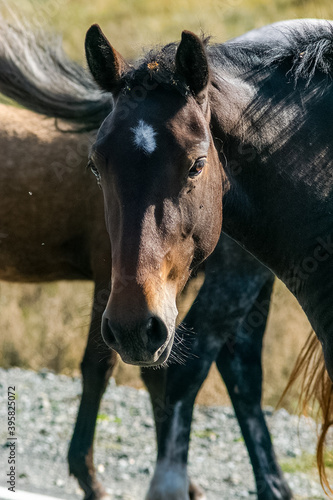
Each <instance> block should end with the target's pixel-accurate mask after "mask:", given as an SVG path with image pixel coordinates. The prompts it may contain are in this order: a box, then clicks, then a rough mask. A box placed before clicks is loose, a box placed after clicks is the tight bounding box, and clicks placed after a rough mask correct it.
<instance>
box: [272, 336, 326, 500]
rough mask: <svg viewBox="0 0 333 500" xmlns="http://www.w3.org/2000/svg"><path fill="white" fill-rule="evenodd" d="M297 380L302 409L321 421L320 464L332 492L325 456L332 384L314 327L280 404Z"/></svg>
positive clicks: (321, 475)
mask: <svg viewBox="0 0 333 500" xmlns="http://www.w3.org/2000/svg"><path fill="white" fill-rule="evenodd" d="M297 380H300V382H301V392H300V397H299V402H298V403H299V404H298V407H299V412H300V413H303V414H304V413H306V412H307V409H308V408H310V409H311V410H312V411H314V416H315V418H316V420H317V421H318V422H320V423H321V426H320V429H319V433H318V441H317V457H316V458H317V467H318V472H319V478H320V483H321V485H322V487H323V489H324V491H325V492H326V493H327V494H328V493H331V494H333V490H332V489H331V487H330V485H329V482H328V479H327V474H326V469H325V460H324V454H325V440H326V436H327V432H328V430H329V428H330V427H331V426H332V425H333V420H332V415H333V397H332V394H333V384H332V381H331V379H330V377H329V375H328V373H327V370H326V367H325V361H324V355H323V351H322V347H321V344H320V342H319V340H318V338H317V336H316V335H315V333H314V332H313V331H311V333H310V335H309V337H308V339H307V341H306V342H305V344H304V346H303V348H302V351H301V352H300V354H299V356H298V358H297V360H296V364H295V366H294V369H293V371H292V373H291V375H290V378H289V381H288V384H287V386H286V388H285V390H284V391H283V394H282V396H281V398H280V401H279V403H278V404H280V403H281V401H282V399H283V398H284V396H285V395H286V393H287V391H288V390H289V389H290V387H291V386H292V385H293V384H294V383H295V382H296V381H297Z"/></svg>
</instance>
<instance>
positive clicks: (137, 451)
mask: <svg viewBox="0 0 333 500" xmlns="http://www.w3.org/2000/svg"><path fill="white" fill-rule="evenodd" d="M8 386H15V387H16V392H17V415H16V424H17V451H18V453H17V476H18V478H17V483H16V487H17V488H18V489H20V490H25V491H30V492H38V493H44V494H46V495H50V496H56V497H59V498H63V499H66V500H74V499H76V500H77V499H80V498H82V494H81V492H80V490H79V488H78V486H77V484H76V481H75V480H74V479H73V478H69V477H68V471H67V464H66V455H67V447H68V444H69V441H70V437H71V433H72V429H73V425H74V422H75V418H76V412H77V407H78V404H79V398H80V392H81V381H80V379H79V378H71V377H66V376H64V375H54V374H52V373H49V372H40V373H35V372H32V371H26V370H21V369H18V368H13V369H10V370H3V369H0V440H1V443H0V444H1V447H0V486H3V487H5V486H7V485H6V473H5V471H7V469H8V464H7V460H8V453H9V448H8V447H7V445H6V442H7V437H8V436H7V387H8ZM266 415H267V419H268V425H269V428H270V431H271V433H272V436H273V440H274V446H275V449H276V452H277V454H278V457H279V460H280V461H281V462H286V461H290V460H292V459H293V458H294V459H296V458H297V457H301V456H302V454H303V453H304V452H306V453H309V452H310V453H314V450H315V442H316V429H315V425H314V423H313V421H312V420H311V419H309V418H305V417H302V418H301V419H300V420H299V419H298V418H297V417H296V416H293V415H289V414H288V413H287V412H286V411H285V410H279V411H277V412H272V410H270V409H267V410H266ZM95 442H96V448H95V449H96V451H95V464H96V466H97V468H98V473H99V476H100V479H101V481H103V483H104V485H106V487H107V490H108V492H109V493H110V494H111V496H112V499H114V500H120V499H121V500H141V499H143V498H144V494H145V491H146V489H147V487H148V484H149V479H150V477H151V475H152V473H153V468H154V460H155V449H156V447H155V435H154V424H153V418H152V413H151V409H150V403H149V397H148V394H147V393H146V392H145V391H143V390H139V391H138V390H136V389H132V388H129V387H119V386H116V385H115V383H114V381H113V380H112V382H111V384H110V385H109V387H108V389H107V392H106V394H105V396H104V399H103V403H102V407H101V409H100V414H99V419H98V425H97V431H96V441H95ZM189 463H190V465H189V470H190V474H191V475H192V477H195V478H196V480H197V482H198V483H199V484H200V485H201V486H202V487H203V488H204V489H205V490H206V493H207V498H208V500H224V499H225V500H234V499H235V500H236V499H237V500H238V499H244V498H249V499H253V500H255V498H256V495H255V487H254V481H253V477H252V472H251V467H250V464H249V460H248V456H247V452H246V449H245V446H244V443H243V440H242V438H241V434H240V430H239V427H238V424H237V421H236V419H235V417H234V413H233V410H232V408H230V407H199V406H197V407H196V408H195V411H194V421H193V427H192V441H191V452H190V460H189ZM286 476H287V479H288V482H289V484H290V486H291V488H292V489H293V491H294V493H295V498H297V499H309V500H314V499H324V498H327V497H325V495H324V494H323V492H322V490H321V487H320V485H319V482H318V479H317V476H316V475H312V476H311V477H310V476H309V475H308V474H306V473H304V472H301V471H300V472H296V473H292V474H291V473H286ZM13 499H14V500H15V495H13Z"/></svg>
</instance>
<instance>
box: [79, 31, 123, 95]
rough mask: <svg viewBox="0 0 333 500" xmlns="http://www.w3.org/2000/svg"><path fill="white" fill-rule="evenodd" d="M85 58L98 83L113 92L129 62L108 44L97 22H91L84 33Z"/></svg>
mask: <svg viewBox="0 0 333 500" xmlns="http://www.w3.org/2000/svg"><path fill="white" fill-rule="evenodd" d="M85 49H86V58H87V62H88V66H89V69H90V71H91V74H92V76H93V77H94V80H95V81H96V83H98V85H99V86H100V87H101V88H102V89H103V90H106V91H108V92H115V91H116V90H117V89H118V87H119V82H120V79H121V76H122V75H123V73H125V72H126V71H127V70H128V69H129V64H127V62H126V61H125V59H124V58H123V57H122V56H121V55H120V54H119V52H117V51H116V49H114V48H113V47H112V45H110V43H109V42H108V40H107V38H106V37H105V35H104V33H103V32H102V30H101V28H100V27H99V26H98V24H93V25H92V26H91V27H90V28H89V30H88V31H87V34H86V41H85Z"/></svg>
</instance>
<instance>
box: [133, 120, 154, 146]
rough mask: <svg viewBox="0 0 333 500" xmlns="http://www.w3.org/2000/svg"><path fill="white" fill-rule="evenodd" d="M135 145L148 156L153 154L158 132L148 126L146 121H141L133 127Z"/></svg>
mask: <svg viewBox="0 0 333 500" xmlns="http://www.w3.org/2000/svg"><path fill="white" fill-rule="evenodd" d="M131 130H132V132H133V133H134V144H135V145H136V147H137V148H139V149H142V151H143V152H144V153H146V154H148V155H150V154H151V153H153V152H154V151H155V149H156V140H155V136H156V132H155V130H154V129H153V127H152V126H151V125H148V123H146V122H145V121H144V120H139V123H138V125H137V126H136V127H133V128H132V129H131Z"/></svg>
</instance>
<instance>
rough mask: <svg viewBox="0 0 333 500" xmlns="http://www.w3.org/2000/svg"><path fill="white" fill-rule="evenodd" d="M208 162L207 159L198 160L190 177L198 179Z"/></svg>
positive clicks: (191, 169)
mask: <svg viewBox="0 0 333 500" xmlns="http://www.w3.org/2000/svg"><path fill="white" fill-rule="evenodd" d="M206 161H207V160H206V158H198V159H197V160H196V161H195V162H194V163H193V165H192V167H191V168H190V171H189V177H196V176H197V175H199V174H201V172H202V170H203V168H204V166H205V164H206Z"/></svg>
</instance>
